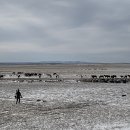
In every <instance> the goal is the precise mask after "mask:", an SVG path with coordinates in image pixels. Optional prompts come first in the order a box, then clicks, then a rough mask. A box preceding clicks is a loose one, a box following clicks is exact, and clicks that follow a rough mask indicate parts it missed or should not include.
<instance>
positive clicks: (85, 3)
mask: <svg viewBox="0 0 130 130" xmlns="http://www.w3.org/2000/svg"><path fill="white" fill-rule="evenodd" d="M129 12H130V1H129V0H0V62H39V61H85V62H103V63H104V62H111V63H112V62H114V63H115V62H120V63H130V43H129V42H130V13H129Z"/></svg>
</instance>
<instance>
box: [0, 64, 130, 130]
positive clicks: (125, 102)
mask: <svg viewBox="0 0 130 130" xmlns="http://www.w3.org/2000/svg"><path fill="white" fill-rule="evenodd" d="M10 72H40V73H50V74H52V73H58V74H59V75H60V76H61V77H69V78H75V77H78V76H80V75H83V76H86V77H89V76H90V75H92V74H96V75H100V74H111V75H112V74H116V75H118V76H120V75H128V74H130V64H84V65H83V64H82V65H81V64H69V65H67V64H66V65H64V64H53V65H52V64H45V65H6V66H5V65H0V73H10ZM17 88H19V89H20V91H21V93H22V96H23V98H22V99H21V103H20V104H16V103H15V98H14V95H15V91H16V89H17ZM129 129H130V83H126V84H123V83H120V84H116V83H85V82H74V81H72V80H68V81H67V82H32V83H31V82H27V81H24V82H17V81H15V82H14V81H13V82H12V81H0V130H129Z"/></svg>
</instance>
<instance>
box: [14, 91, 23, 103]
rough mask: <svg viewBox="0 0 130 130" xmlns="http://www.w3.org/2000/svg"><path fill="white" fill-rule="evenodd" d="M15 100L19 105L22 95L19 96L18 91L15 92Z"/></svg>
mask: <svg viewBox="0 0 130 130" xmlns="http://www.w3.org/2000/svg"><path fill="white" fill-rule="evenodd" d="M15 98H16V104H17V103H20V98H22V95H21V93H20V91H19V89H18V90H16V94H15Z"/></svg>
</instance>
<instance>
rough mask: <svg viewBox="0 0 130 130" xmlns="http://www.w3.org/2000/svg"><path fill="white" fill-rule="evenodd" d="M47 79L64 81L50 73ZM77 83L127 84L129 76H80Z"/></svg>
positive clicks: (28, 75)
mask: <svg viewBox="0 0 130 130" xmlns="http://www.w3.org/2000/svg"><path fill="white" fill-rule="evenodd" d="M13 75H15V76H17V78H18V79H21V80H22V75H24V76H25V78H26V77H27V78H33V77H37V78H39V79H40V80H39V81H41V79H44V78H42V75H43V74H42V73H36V72H27V73H25V72H12V74H11V76H13ZM45 75H46V77H47V78H48V79H57V81H63V80H65V79H63V78H61V77H59V74H57V73H52V74H48V73H47V74H45ZM4 76H5V75H4V74H0V79H4ZM76 80H77V81H81V82H100V83H127V82H129V81H130V75H125V76H123V75H121V76H120V77H119V76H118V77H117V75H99V76H97V75H91V77H89V78H86V77H84V76H83V75H81V77H80V78H78V79H76Z"/></svg>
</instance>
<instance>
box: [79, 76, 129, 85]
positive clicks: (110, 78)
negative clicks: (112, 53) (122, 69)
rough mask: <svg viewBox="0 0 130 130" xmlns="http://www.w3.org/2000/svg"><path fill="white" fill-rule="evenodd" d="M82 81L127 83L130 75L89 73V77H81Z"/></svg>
mask: <svg viewBox="0 0 130 130" xmlns="http://www.w3.org/2000/svg"><path fill="white" fill-rule="evenodd" d="M81 80H82V81H84V82H85V81H86V82H102V83H127V82H129V81H130V75H125V76H123V75H121V76H120V77H117V75H99V76H97V75H91V78H88V79H86V78H82V79H81Z"/></svg>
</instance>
